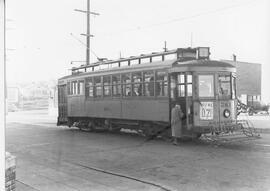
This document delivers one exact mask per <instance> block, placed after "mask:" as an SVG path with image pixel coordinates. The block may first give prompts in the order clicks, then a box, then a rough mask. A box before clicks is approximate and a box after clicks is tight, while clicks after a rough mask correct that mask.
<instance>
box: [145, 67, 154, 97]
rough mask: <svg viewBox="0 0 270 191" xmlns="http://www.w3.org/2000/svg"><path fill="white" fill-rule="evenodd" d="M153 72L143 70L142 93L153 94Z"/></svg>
mask: <svg viewBox="0 0 270 191" xmlns="http://www.w3.org/2000/svg"><path fill="white" fill-rule="evenodd" d="M154 83H155V82H154V72H153V71H149V72H144V95H145V96H154Z"/></svg>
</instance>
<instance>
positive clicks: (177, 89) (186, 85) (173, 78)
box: [170, 72, 193, 129]
mask: <svg viewBox="0 0 270 191" xmlns="http://www.w3.org/2000/svg"><path fill="white" fill-rule="evenodd" d="M192 84H193V75H192V73H191V72H177V73H172V74H171V75H170V102H171V108H172V107H173V106H174V105H175V103H179V105H180V106H181V109H182V111H183V113H184V117H183V123H182V124H183V126H184V127H186V128H187V129H190V128H191V127H192V126H193V85H192Z"/></svg>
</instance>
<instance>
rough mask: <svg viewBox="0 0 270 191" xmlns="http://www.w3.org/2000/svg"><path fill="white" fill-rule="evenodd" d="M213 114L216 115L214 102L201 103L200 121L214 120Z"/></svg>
mask: <svg viewBox="0 0 270 191" xmlns="http://www.w3.org/2000/svg"><path fill="white" fill-rule="evenodd" d="M213 113H214V106H213V102H201V105H200V119H202V120H211V119H213Z"/></svg>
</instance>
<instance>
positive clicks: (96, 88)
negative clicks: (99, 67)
mask: <svg viewBox="0 0 270 191" xmlns="http://www.w3.org/2000/svg"><path fill="white" fill-rule="evenodd" d="M101 80H102V79H101V76H97V77H94V84H95V86H94V93H95V95H94V96H95V97H102V81H101Z"/></svg>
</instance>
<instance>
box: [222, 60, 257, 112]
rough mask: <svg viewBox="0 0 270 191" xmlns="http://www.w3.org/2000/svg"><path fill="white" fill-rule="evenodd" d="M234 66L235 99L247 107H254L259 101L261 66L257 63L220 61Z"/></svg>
mask: <svg viewBox="0 0 270 191" xmlns="http://www.w3.org/2000/svg"><path fill="white" fill-rule="evenodd" d="M222 61H224V62H227V63H230V64H233V65H235V66H236V71H237V80H236V88H237V91H236V92H237V97H238V98H239V99H240V100H241V101H242V102H243V103H244V104H247V105H248V106H253V107H256V106H258V105H260V101H261V83H262V80H261V76H262V66H261V64H258V63H250V62H239V61H236V60H235V61H232V60H222Z"/></svg>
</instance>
